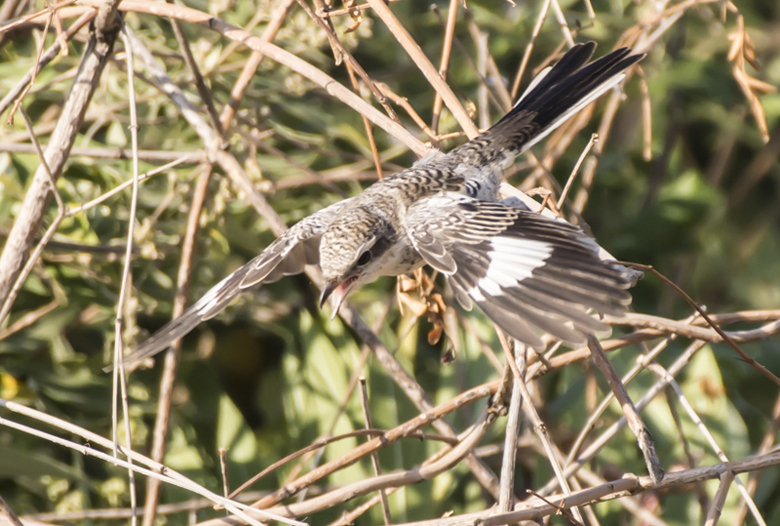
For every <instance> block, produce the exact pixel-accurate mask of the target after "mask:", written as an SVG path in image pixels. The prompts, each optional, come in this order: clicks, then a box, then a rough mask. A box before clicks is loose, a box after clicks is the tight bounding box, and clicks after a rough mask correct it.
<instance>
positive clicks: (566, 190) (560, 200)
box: [556, 133, 599, 210]
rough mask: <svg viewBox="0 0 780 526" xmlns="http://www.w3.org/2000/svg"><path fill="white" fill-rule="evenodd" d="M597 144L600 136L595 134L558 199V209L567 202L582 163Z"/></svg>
mask: <svg viewBox="0 0 780 526" xmlns="http://www.w3.org/2000/svg"><path fill="white" fill-rule="evenodd" d="M597 142H599V135H598V133H594V134H592V135H591V136H590V140H589V141H588V144H587V145H586V146H585V149H584V150H582V153H581V154H580V158H579V159H577V162H576V163H575V165H574V168H572V170H571V175H570V176H569V179H568V180H567V181H566V186H564V187H563V191H562V192H561V196H560V197H559V198H558V204H557V205H556V208H558V210H561V208H562V207H563V203H564V202H565V201H566V196H567V195H569V189H570V188H571V185H572V183H573V182H574V178H575V177H577V172H579V171H580V166H582V161H584V160H585V157H586V156H587V155H588V153H589V152H590V149H591V148H593V145H594V144H596V143H597Z"/></svg>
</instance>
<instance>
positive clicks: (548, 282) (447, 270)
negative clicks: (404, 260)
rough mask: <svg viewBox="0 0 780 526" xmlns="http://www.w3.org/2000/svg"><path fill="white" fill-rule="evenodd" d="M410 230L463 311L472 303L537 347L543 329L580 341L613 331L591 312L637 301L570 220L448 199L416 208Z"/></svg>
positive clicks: (438, 198) (465, 198)
mask: <svg viewBox="0 0 780 526" xmlns="http://www.w3.org/2000/svg"><path fill="white" fill-rule="evenodd" d="M407 233H408V235H409V237H410V239H411V242H412V243H413V245H414V247H415V248H416V249H417V251H418V252H419V253H420V255H422V257H423V258H424V259H425V261H426V262H427V263H428V264H429V265H431V266H432V267H434V268H436V269H437V270H439V271H440V272H442V273H444V274H445V275H446V276H447V278H448V280H449V282H450V283H451V284H452V286H453V289H455V292H456V296H457V298H458V300H459V301H460V302H461V304H463V305H464V307H466V308H469V307H470V305H471V301H470V300H469V298H470V299H471V300H473V301H474V302H476V303H477V305H479V307H480V308H481V309H482V310H483V311H484V312H485V314H487V316H488V317H489V318H491V319H492V320H493V321H494V322H496V323H497V324H498V325H499V326H500V327H501V328H502V329H503V330H504V331H506V332H507V333H508V334H509V335H511V336H512V337H514V338H515V339H517V340H519V341H521V342H523V343H525V344H528V345H531V346H533V347H537V348H540V347H542V341H541V339H540V338H539V333H540V331H543V332H546V333H549V334H551V335H552V336H554V337H556V338H559V339H561V340H564V341H567V342H570V343H574V344H582V343H584V342H585V341H586V336H587V335H588V334H592V333H600V332H608V331H609V327H608V326H606V325H604V324H603V323H601V322H600V321H599V320H598V319H597V318H596V317H594V316H593V315H590V314H588V313H587V312H586V311H587V309H589V308H592V309H594V311H596V312H599V313H620V312H622V311H623V308H624V306H625V305H627V304H628V303H630V301H631V296H630V294H629V293H628V292H627V291H626V290H625V289H627V288H628V287H629V281H628V279H627V278H626V277H625V276H624V273H623V272H621V271H620V270H617V269H615V268H613V267H611V266H610V265H608V264H606V263H604V262H603V261H601V260H600V259H599V258H598V255H597V250H596V248H594V247H596V245H595V243H592V242H588V239H589V238H586V237H585V234H584V233H583V232H582V231H581V230H580V229H579V228H577V227H575V226H573V225H571V224H569V223H567V222H565V221H556V220H552V219H548V218H545V217H543V216H541V215H539V214H536V213H534V212H530V211H528V210H524V209H521V208H513V207H510V206H507V205H506V204H503V203H497V202H484V201H478V200H476V199H473V198H470V197H468V196H464V195H456V194H443V195H439V196H436V197H432V198H430V199H427V200H425V201H423V202H420V203H418V204H416V205H415V206H414V207H412V209H411V210H410V214H409V215H408V216H407Z"/></svg>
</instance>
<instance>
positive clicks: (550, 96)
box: [124, 42, 644, 365]
mask: <svg viewBox="0 0 780 526" xmlns="http://www.w3.org/2000/svg"><path fill="white" fill-rule="evenodd" d="M595 47H596V44H595V43H594V42H587V43H582V44H576V45H574V46H573V47H572V48H570V49H569V50H568V51H567V52H566V53H565V54H564V55H563V56H562V57H561V58H560V59H559V60H558V62H557V63H555V64H554V65H553V66H550V67H547V68H545V69H544V70H542V71H541V72H540V73H539V74H538V75H537V76H536V77H535V78H534V79H533V80H532V81H531V83H530V85H529V86H528V88H527V89H526V90H525V92H524V93H523V94H522V95H521V97H520V98H519V99H518V101H517V102H516V103H515V105H514V106H513V107H512V108H511V109H510V110H509V112H508V113H507V114H506V115H504V117H503V118H501V119H500V120H499V121H498V122H497V123H496V124H495V125H493V126H492V127H490V128H489V129H488V130H487V131H485V132H484V133H482V134H480V135H478V136H477V137H475V138H474V139H472V140H470V141H468V142H466V143H464V144H462V145H460V146H457V147H455V148H454V149H452V150H451V151H449V152H448V153H446V154H445V153H442V152H440V151H438V150H434V151H433V152H432V153H429V154H428V155H426V156H424V157H423V158H421V159H420V160H418V161H417V162H416V163H415V164H413V165H412V166H411V167H410V168H407V169H405V170H402V171H400V172H397V173H395V174H393V175H391V176H387V177H385V178H383V179H380V180H378V181H376V182H375V183H373V184H372V185H371V186H369V187H367V188H366V189H364V190H363V191H362V192H361V193H360V194H358V195H356V196H354V197H351V198H347V199H344V200H342V201H340V202H337V203H335V204H332V205H330V206H328V207H326V208H324V209H322V210H320V211H318V212H315V213H314V214H312V215H310V216H308V217H306V218H304V219H302V220H300V221H299V222H298V223H296V224H295V225H293V226H292V227H290V228H289V229H288V230H287V231H286V232H285V233H284V234H283V235H281V236H280V237H278V238H277V239H276V240H275V241H274V242H273V243H271V244H270V245H269V246H268V247H267V248H266V249H265V250H263V251H262V252H261V253H260V254H259V255H258V256H257V257H255V258H254V259H252V260H251V261H249V262H248V263H246V264H245V265H243V266H242V267H240V268H239V269H237V270H236V271H235V272H233V273H232V274H230V275H229V276H227V277H225V278H224V279H223V280H222V281H220V282H219V283H217V285H215V286H214V287H212V288H211V289H210V290H209V291H208V292H206V294H205V295H203V297H201V298H200V299H199V300H197V301H196V302H195V303H194V304H193V305H192V306H190V307H189V308H188V309H187V310H186V311H185V312H184V313H183V314H182V315H181V316H179V317H178V318H176V319H174V320H172V321H171V322H170V323H168V324H167V325H165V326H164V327H163V328H162V329H160V330H159V331H158V332H156V333H155V334H153V335H152V336H151V337H150V338H148V339H147V340H146V341H144V342H142V343H141V344H140V345H138V346H137V347H136V348H135V349H133V350H131V352H130V353H128V355H127V356H126V357H125V358H124V363H125V364H126V365H132V364H134V363H138V362H139V361H141V360H143V359H145V358H147V357H149V356H152V355H154V354H156V353H158V352H160V351H162V350H164V349H166V348H167V347H169V346H170V345H171V344H172V343H173V342H174V341H175V340H177V339H179V338H181V337H182V336H184V335H185V334H187V333H189V332H190V331H191V330H192V329H193V328H195V326H197V325H198V324H199V323H201V322H203V321H205V320H208V319H210V318H212V317H214V316H216V315H217V314H218V313H219V312H221V311H222V310H223V309H224V308H225V307H226V306H227V305H228V304H230V303H231V302H232V301H233V300H234V299H235V298H236V297H237V296H238V295H239V294H241V293H242V292H244V291H247V290H250V289H255V288H257V287H259V286H260V285H262V284H264V283H272V282H275V281H277V280H279V279H281V278H282V277H284V276H289V275H294V274H299V273H301V272H303V270H304V266H305V265H319V268H320V269H321V271H322V276H323V278H324V279H325V286H324V287H323V288H322V293H321V296H320V308H322V307H323V306H324V305H325V303H326V301H327V300H328V299H329V298H330V299H331V302H332V309H333V310H332V312H333V313H334V316H335V313H336V312H338V310H339V308H340V307H341V305H342V303H343V302H344V300H345V298H346V297H347V296H348V295H349V294H350V293H351V292H353V291H355V290H357V289H358V288H359V287H361V286H362V285H364V284H366V283H369V282H372V281H373V280H375V279H376V278H377V277H379V276H399V275H403V274H406V273H409V272H411V271H414V270H416V269H418V268H420V267H422V266H423V265H426V264H427V265H429V266H430V267H432V268H433V269H435V270H437V271H439V273H441V274H443V275H444V276H445V277H446V280H447V281H448V282H449V284H450V286H451V288H452V290H453V291H454V295H455V298H456V299H457V301H458V302H459V303H460V304H461V305H462V306H463V308H464V309H467V310H470V309H471V308H472V306H473V304H476V305H477V306H478V307H479V308H480V309H481V310H482V311H483V312H484V314H485V315H486V316H487V317H488V318H490V319H491V320H492V321H493V322H494V323H495V324H496V325H498V327H500V328H501V329H502V330H503V331H504V332H505V333H506V334H508V335H509V336H511V337H512V338H514V339H515V340H516V341H518V342H520V343H522V344H525V345H528V346H530V347H533V348H536V349H543V348H544V340H543V338H542V336H543V335H544V334H545V333H546V334H549V335H551V336H552V337H554V338H556V339H559V340H562V341H564V342H567V343H569V344H573V345H576V344H583V343H585V342H586V341H587V338H588V337H589V336H590V335H599V334H605V333H608V332H609V330H610V329H609V327H608V326H606V325H605V324H604V323H603V322H602V321H601V320H600V319H599V316H598V315H599V314H615V315H621V314H622V313H623V312H625V309H626V307H627V305H629V304H630V302H631V294H630V293H629V292H628V290H627V289H629V288H630V286H631V285H632V279H631V277H630V275H629V272H628V269H626V268H625V267H622V266H619V265H615V264H612V263H610V262H609V261H604V260H602V258H601V257H600V256H599V250H600V247H599V245H598V244H597V243H596V242H595V241H594V240H593V239H592V238H590V237H589V236H587V235H586V234H585V233H584V232H583V231H582V229H580V228H579V227H578V226H575V225H572V224H570V223H569V222H567V221H565V220H563V219H562V218H550V217H547V216H545V215H542V214H539V213H538V212H537V211H532V210H530V209H529V208H528V207H526V206H525V205H523V204H522V203H521V202H520V201H519V200H517V199H516V198H509V199H504V200H501V199H500V196H499V186H500V184H501V182H502V180H503V173H504V171H505V170H506V169H507V168H508V167H509V166H511V164H512V163H513V162H514V159H515V157H516V156H518V155H520V154H522V153H523V152H525V151H527V150H528V149H529V148H531V147H532V146H533V145H535V144H536V143H538V142H539V141H541V140H542V139H543V138H544V137H546V136H547V135H549V134H550V133H551V132H552V131H553V130H555V129H556V128H558V127H559V126H561V125H562V124H563V123H564V122H565V121H566V120H567V119H569V118H571V117H572V116H573V115H575V114H576V113H577V112H579V111H580V110H581V109H583V108H584V107H586V106H587V105H588V104H590V103H591V102H593V101H595V100H596V99H597V98H599V97H600V96H601V95H603V94H604V93H606V92H608V91H609V90H611V89H613V88H614V87H616V86H617V85H618V84H619V83H620V82H622V81H623V79H624V78H625V75H626V69H627V68H629V67H630V66H631V65H633V64H635V63H636V62H638V61H639V60H640V59H642V58H643V56H644V55H643V54H641V53H634V52H633V51H632V50H631V49H630V48H620V49H617V50H614V51H612V52H610V53H608V54H606V55H605V56H603V57H601V58H599V59H597V60H594V61H590V59H591V57H592V55H593V52H594V50H595Z"/></svg>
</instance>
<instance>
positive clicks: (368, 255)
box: [357, 250, 371, 267]
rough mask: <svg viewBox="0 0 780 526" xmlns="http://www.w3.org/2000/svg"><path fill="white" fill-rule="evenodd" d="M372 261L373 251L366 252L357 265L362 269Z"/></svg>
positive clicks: (361, 255)
mask: <svg viewBox="0 0 780 526" xmlns="http://www.w3.org/2000/svg"><path fill="white" fill-rule="evenodd" d="M369 261H371V251H370V250H366V251H365V252H363V253H362V254H360V257H359V258H358V261H357V264H358V266H359V267H362V266H364V265H367V264H368V262H369Z"/></svg>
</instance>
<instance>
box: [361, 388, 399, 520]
mask: <svg viewBox="0 0 780 526" xmlns="http://www.w3.org/2000/svg"><path fill="white" fill-rule="evenodd" d="M358 383H359V385H360V389H359V390H358V392H359V393H360V405H361V407H362V408H363V420H364V421H365V424H366V429H371V428H372V427H374V426H373V424H372V423H371V412H370V410H369V408H368V388H367V387H366V379H365V377H363V376H361V377H360V379H359V380H358ZM371 466H372V467H373V468H374V476H375V477H378V476H379V475H381V474H382V468H381V467H380V466H379V455H378V454H377V452H376V451H374V452H373V453H371ZM379 501H380V502H381V503H382V518H383V519H384V521H385V525H388V524H390V523H391V522H392V519H391V518H390V506H389V505H388V504H387V493H386V492H385V490H384V489H380V490H379Z"/></svg>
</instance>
